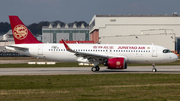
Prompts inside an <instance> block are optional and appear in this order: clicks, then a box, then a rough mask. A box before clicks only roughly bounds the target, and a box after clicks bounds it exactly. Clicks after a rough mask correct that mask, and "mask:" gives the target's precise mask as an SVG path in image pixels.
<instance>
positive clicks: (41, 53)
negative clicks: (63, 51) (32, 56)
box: [38, 45, 43, 55]
mask: <svg viewBox="0 0 180 101" xmlns="http://www.w3.org/2000/svg"><path fill="white" fill-rule="evenodd" d="M38 55H43V46H42V45H39V46H38Z"/></svg>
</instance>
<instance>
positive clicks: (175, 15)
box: [95, 14, 180, 17]
mask: <svg viewBox="0 0 180 101" xmlns="http://www.w3.org/2000/svg"><path fill="white" fill-rule="evenodd" d="M95 16H96V17H180V15H179V14H172V15H167V14H165V15H130V14H128V15H121V14H119V15H95Z"/></svg>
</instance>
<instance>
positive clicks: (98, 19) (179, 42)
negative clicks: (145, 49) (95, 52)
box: [89, 13, 180, 53]
mask: <svg viewBox="0 0 180 101" xmlns="http://www.w3.org/2000/svg"><path fill="white" fill-rule="evenodd" d="M89 33H90V40H91V41H94V42H95V43H99V44H155V45H161V46H164V47H167V48H169V49H170V50H172V51H175V50H176V51H177V52H178V53H179V51H180V15H178V14H176V13H173V14H172V15H94V17H93V18H92V20H91V21H90V23H89Z"/></svg>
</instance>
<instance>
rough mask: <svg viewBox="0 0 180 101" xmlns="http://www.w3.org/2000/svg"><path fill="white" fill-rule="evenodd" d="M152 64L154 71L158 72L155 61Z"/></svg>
mask: <svg viewBox="0 0 180 101" xmlns="http://www.w3.org/2000/svg"><path fill="white" fill-rule="evenodd" d="M152 66H153V69H152V72H157V69H156V67H155V64H154V63H153V64H152Z"/></svg>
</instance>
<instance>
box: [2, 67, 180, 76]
mask: <svg viewBox="0 0 180 101" xmlns="http://www.w3.org/2000/svg"><path fill="white" fill-rule="evenodd" d="M156 69H157V72H152V66H129V67H128V68H127V69H124V70H110V69H107V67H100V71H99V72H92V71H91V67H44V68H43V67H42V68H39V67H38V68H36V67H33V68H0V76H3V75H73V74H115V73H116V74H122V73H150V74H180V66H156Z"/></svg>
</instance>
